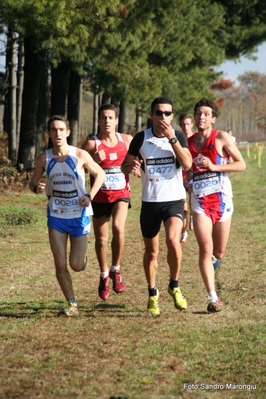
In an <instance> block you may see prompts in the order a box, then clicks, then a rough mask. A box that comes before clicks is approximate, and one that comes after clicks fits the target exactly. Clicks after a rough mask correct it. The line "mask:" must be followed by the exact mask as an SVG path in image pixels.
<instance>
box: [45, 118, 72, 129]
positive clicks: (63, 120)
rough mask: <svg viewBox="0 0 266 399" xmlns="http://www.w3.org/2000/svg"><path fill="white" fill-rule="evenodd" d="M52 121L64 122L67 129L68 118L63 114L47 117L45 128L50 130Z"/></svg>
mask: <svg viewBox="0 0 266 399" xmlns="http://www.w3.org/2000/svg"><path fill="white" fill-rule="evenodd" d="M54 121H62V122H64V123H65V124H66V128H67V130H68V129H69V120H68V119H67V118H66V117H65V116H64V115H53V116H51V118H49V119H48V122H47V130H48V132H50V129H51V123H52V122H54Z"/></svg>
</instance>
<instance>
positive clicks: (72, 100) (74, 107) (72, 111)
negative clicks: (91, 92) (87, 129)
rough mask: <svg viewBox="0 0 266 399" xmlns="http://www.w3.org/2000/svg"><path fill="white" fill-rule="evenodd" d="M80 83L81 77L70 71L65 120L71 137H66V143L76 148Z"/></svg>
mask: <svg viewBox="0 0 266 399" xmlns="http://www.w3.org/2000/svg"><path fill="white" fill-rule="evenodd" d="M80 83H81V76H80V75H79V74H78V73H77V72H76V71H74V70H73V69H71V70H70V75H69V89H68V109H67V111H68V112H67V119H68V120H69V123H70V126H71V135H70V136H69V137H68V142H69V144H71V145H74V146H75V147H77V145H78V136H79V99H80Z"/></svg>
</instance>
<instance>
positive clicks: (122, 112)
mask: <svg viewBox="0 0 266 399" xmlns="http://www.w3.org/2000/svg"><path fill="white" fill-rule="evenodd" d="M118 131H119V132H121V133H125V132H126V131H127V127H126V104H125V102H124V101H120V106H119V122H118Z"/></svg>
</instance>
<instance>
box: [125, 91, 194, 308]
mask: <svg viewBox="0 0 266 399" xmlns="http://www.w3.org/2000/svg"><path fill="white" fill-rule="evenodd" d="M150 116H151V118H152V122H153V127H152V129H146V130H145V131H143V132H139V133H137V134H136V135H135V136H134V138H133V140H132V142H131V144H130V147H129V150H128V153H127V156H126V158H125V161H124V162H123V165H122V171H123V172H124V173H130V172H133V173H135V174H139V173H141V178H142V206H141V215H140V223H141V231H142V235H143V240H144V244H145V252H144V258H143V265H144V271H145V275H146V279H147V283H148V291H149V300H148V312H149V313H150V314H152V315H158V314H159V313H160V309H159V304H158V299H159V291H158V289H157V287H156V271H157V267H158V263H157V257H158V252H159V231H160V227H161V223H162V222H163V223H164V227H165V234H166V245H167V250H168V252H167V262H168V264H169V269H170V282H169V287H168V292H169V294H170V295H171V296H172V297H173V299H174V304H175V307H176V308H177V309H179V310H183V309H186V308H187V302H186V299H185V298H184V297H183V295H182V293H181V290H180V288H179V282H178V278H179V272H180V267H181V258H182V249H181V244H180V236H181V230H182V225H183V212H184V200H185V197H186V192H185V189H184V185H183V177H182V168H184V169H185V170H188V169H190V168H191V164H192V158H191V154H190V152H189V150H188V148H187V147H188V144H187V139H186V136H185V134H184V133H183V132H181V131H176V132H175V130H174V129H173V127H172V126H171V121H172V119H173V109H172V101H171V100H170V99H168V98H167V97H157V98H156V99H154V101H153V102H152V105H151V112H150ZM137 158H138V160H137Z"/></svg>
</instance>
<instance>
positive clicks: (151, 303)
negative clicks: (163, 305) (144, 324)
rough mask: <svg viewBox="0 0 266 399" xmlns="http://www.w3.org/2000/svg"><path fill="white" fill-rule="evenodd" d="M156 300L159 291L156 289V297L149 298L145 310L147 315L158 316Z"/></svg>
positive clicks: (158, 309) (158, 310)
mask: <svg viewBox="0 0 266 399" xmlns="http://www.w3.org/2000/svg"><path fill="white" fill-rule="evenodd" d="M158 300H159V291H158V289H157V295H155V296H149V300H148V308H147V310H148V313H150V314H152V315H153V316H159V314H160V308H159V304H158Z"/></svg>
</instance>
